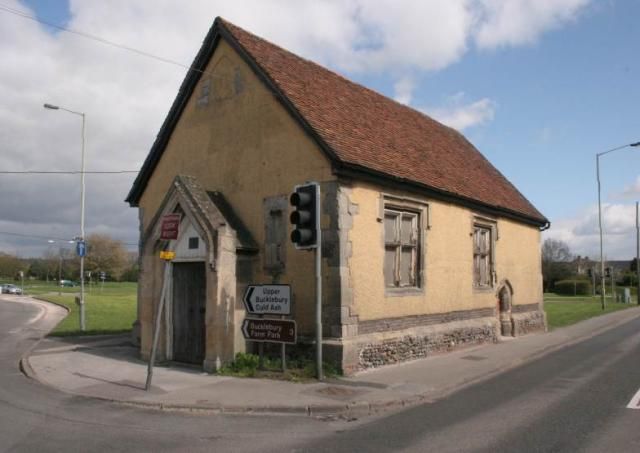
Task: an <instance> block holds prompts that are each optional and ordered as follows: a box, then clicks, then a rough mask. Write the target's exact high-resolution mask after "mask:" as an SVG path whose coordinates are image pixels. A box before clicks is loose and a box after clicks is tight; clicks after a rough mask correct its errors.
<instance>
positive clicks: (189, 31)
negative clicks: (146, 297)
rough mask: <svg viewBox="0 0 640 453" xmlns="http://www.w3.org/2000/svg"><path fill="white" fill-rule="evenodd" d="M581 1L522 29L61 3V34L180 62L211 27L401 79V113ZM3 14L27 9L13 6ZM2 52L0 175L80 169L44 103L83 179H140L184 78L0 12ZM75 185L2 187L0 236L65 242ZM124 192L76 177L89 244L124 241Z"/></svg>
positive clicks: (321, 11)
mask: <svg viewBox="0 0 640 453" xmlns="http://www.w3.org/2000/svg"><path fill="white" fill-rule="evenodd" d="M531 3H537V1H536V2H531ZM551 3H553V5H552V4H551ZM583 3H584V2H578V3H576V0H573V1H568V0H556V1H555V2H549V1H546V2H545V4H546V5H547V6H546V7H545V8H538V7H528V8H527V9H526V14H527V19H528V20H526V21H523V20H521V19H520V17H521V16H522V12H521V11H519V10H518V9H517V8H516V9H515V10H514V8H506V7H503V8H498V7H497V6H495V5H493V6H492V4H490V3H488V2H485V1H480V0H450V1H446V2H442V1H409V0H402V1H391V0H379V1H365V0H344V1H343V0H328V1H322V2H319V1H316V0H301V1H297V2H290V1H287V0H272V1H269V2H267V1H263V0H247V1H235V2H228V1H221V0H216V1H212V0H199V1H189V2H175V1H173V0H157V1H154V2H131V1H130V0H112V1H109V2H104V1H101V0H82V1H80V0H71V3H70V9H71V18H70V20H69V22H68V24H67V26H68V27H69V28H72V29H76V30H80V31H87V32H90V33H92V34H94V35H97V36H100V37H103V38H105V39H108V40H111V41H115V42H118V43H122V44H125V45H128V46H131V47H134V48H137V49H140V50H143V51H146V52H150V53H154V54H157V55H160V56H163V57H165V58H168V59H171V60H176V61H180V62H184V63H187V64H188V63H190V62H191V61H192V59H193V57H194V55H195V54H196V52H197V51H198V47H199V46H200V44H201V42H202V39H203V38H204V36H205V34H206V32H207V30H208V29H209V27H210V25H211V23H212V21H213V19H214V17H215V16H218V15H221V16H223V17H225V18H226V19H228V20H230V21H232V22H235V23H237V24H238V25H240V26H242V27H243V28H246V29H248V30H251V31H253V32H254V33H256V34H258V35H262V36H264V37H265V38H267V39H270V40H272V41H274V42H276V43H277V44H280V45H282V46H284V47H286V48H289V49H291V50H292V51H294V52H297V53H299V54H301V55H302V56H304V57H307V58H310V59H313V60H316V61H319V62H320V63H322V64H327V65H330V66H332V67H334V68H336V69H338V70H341V71H366V72H372V71H378V72H385V73H388V74H391V75H392V76H394V77H396V78H398V79H399V82H398V84H397V86H396V95H397V97H398V98H399V99H400V100H401V101H403V102H410V101H412V93H413V90H412V88H413V87H412V85H411V82H410V80H411V79H409V78H403V75H404V74H407V73H410V74H419V73H420V72H424V71H435V70H439V69H442V68H444V67H446V66H448V65H451V64H453V63H455V62H456V61H458V60H459V59H460V58H462V57H463V56H464V54H465V53H466V52H467V51H468V48H469V44H470V42H471V41H472V40H473V39H475V40H478V42H483V43H492V45H494V46H499V45H506V44H508V45H516V44H517V43H519V42H522V40H518V39H515V38H514V37H513V36H514V35H513V33H511V32H510V33H506V32H505V31H504V29H505V25H504V24H505V23H508V22H509V20H510V18H511V17H514V18H515V19H516V20H517V23H518V24H519V27H521V28H522V30H521V32H522V33H523V36H538V35H539V34H540V33H542V32H544V31H545V30H547V29H549V28H552V27H555V26H557V25H558V24H560V23H562V22H563V21H566V20H570V19H571V18H572V17H573V16H572V15H571V14H568V13H567V12H566V11H572V12H575V11H577V10H578V9H579V5H581V4H583ZM3 4H4V5H7V6H9V7H11V8H15V9H21V10H23V11H29V10H28V8H26V7H25V6H24V5H22V4H21V3H19V2H18V1H16V0H5V1H4V2H3ZM518 4H520V2H518ZM556 4H557V6H554V5H556ZM562 5H565V6H562ZM549 11H552V12H551V13H550V12H549ZM553 11H556V12H553ZM491 30H494V32H493V33H490V31H491ZM489 37H491V38H489ZM487 45H488V44H487ZM0 54H1V55H2V66H1V68H0V99H1V101H0V155H2V169H3V170H26V169H37V170H41V169H47V170H77V169H78V168H79V166H80V162H79V160H80V159H79V154H80V137H79V133H80V122H79V118H78V117H76V116H74V115H70V114H67V113H65V112H62V111H48V110H44V109H43V108H42V104H43V103H44V102H49V103H53V104H60V105H62V106H65V107H67V108H70V109H74V110H80V111H83V112H85V113H86V115H87V169H88V170H92V169H93V170H121V169H124V170H129V169H138V168H140V166H141V164H142V162H143V160H144V158H145V157H146V155H147V153H148V150H149V148H150V146H151V144H152V143H153V140H154V138H155V136H156V134H157V132H158V130H159V128H160V125H161V124H162V121H163V119H164V117H165V115H166V114H167V112H168V110H169V107H170V104H171V102H172V101H173V98H174V97H175V95H176V93H177V90H178V87H179V84H180V82H181V80H182V79H183V77H184V74H185V69H184V68H180V67H176V66H172V65H167V64H165V63H161V62H158V61H156V60H152V59H148V58H144V57H141V56H140V55H136V54H134V53H130V52H127V51H124V50H121V49H117V48H114V47H110V46H106V45H103V44H99V43H96V42H94V41H90V40H86V39H83V38H81V37H79V36H77V35H73V34H69V33H64V32H56V33H51V32H49V31H48V30H47V29H46V27H44V26H41V25H40V24H38V23H36V22H33V21H30V20H25V19H23V18H19V17H17V16H15V15H12V14H9V13H7V12H6V11H0ZM494 108H495V106H494V103H493V102H492V101H491V100H489V99H480V100H478V101H475V102H471V103H468V104H462V103H461V104H459V105H447V106H445V107H444V108H442V109H436V115H438V114H439V115H440V118H441V119H442V120H444V121H446V122H448V123H449V124H451V125H453V126H454V127H458V128H465V127H470V126H471V125H473V124H481V123H482V122H484V121H488V120H490V119H491V117H492V116H493V111H494ZM78 179H79V178H78V177H77V176H76V177H73V176H51V175H50V176H8V175H6V176H2V177H1V178H0V192H1V193H2V197H0V212H1V213H2V221H3V222H4V223H3V224H2V225H0V231H18V232H22V233H27V234H35V235H40V234H43V235H45V236H46V235H47V234H51V235H52V236H53V235H54V233H55V235H56V236H58V237H73V236H75V235H77V234H78V229H79V227H78V223H79V222H78V219H79V193H78V192H79V189H78V186H79V184H78ZM132 181H133V176H131V175H122V176H106V175H104V176H99V175H88V176H87V231H88V232H89V233H91V232H94V231H111V232H112V234H113V235H114V236H115V237H118V238H121V239H124V240H125V241H127V242H132V243H134V242H136V240H137V234H138V231H137V215H136V212H135V210H133V209H129V208H127V206H126V205H125V204H124V202H123V200H124V198H125V196H126V194H127V192H128V190H129V188H130V187H131V183H132ZM0 241H2V242H1V243H0V249H2V247H5V246H10V244H15V243H16V242H12V241H11V240H9V239H8V237H0ZM20 244H21V245H20V251H21V254H22V255H23V256H24V255H29V254H35V253H40V252H41V251H42V250H43V247H45V248H46V245H44V246H43V245H42V244H40V242H39V241H37V240H34V241H33V242H32V243H31V244H26V243H23V242H21V243H20Z"/></svg>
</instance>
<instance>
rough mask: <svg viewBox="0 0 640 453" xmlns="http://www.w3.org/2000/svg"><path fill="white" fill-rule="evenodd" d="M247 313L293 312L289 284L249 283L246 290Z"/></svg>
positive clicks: (244, 298)
mask: <svg viewBox="0 0 640 453" xmlns="http://www.w3.org/2000/svg"><path fill="white" fill-rule="evenodd" d="M242 300H243V301H244V306H245V308H246V309H247V313H251V314H256V315H288V314H290V313H291V287H290V286H289V285H249V286H248V287H247V290H246V291H245V292H244V297H243V298H242Z"/></svg>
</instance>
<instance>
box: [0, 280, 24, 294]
mask: <svg viewBox="0 0 640 453" xmlns="http://www.w3.org/2000/svg"><path fill="white" fill-rule="evenodd" d="M2 294H22V288H20V287H18V286H16V285H12V284H11V283H7V284H4V285H2Z"/></svg>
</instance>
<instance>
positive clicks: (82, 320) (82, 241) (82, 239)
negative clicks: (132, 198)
mask: <svg viewBox="0 0 640 453" xmlns="http://www.w3.org/2000/svg"><path fill="white" fill-rule="evenodd" d="M43 107H44V108H45V109H49V110H64V111H65V112H68V113H72V114H73V115H78V116H80V117H81V118H82V148H81V154H80V166H81V169H80V236H79V237H77V238H76V240H77V241H78V245H81V249H82V253H79V255H80V303H79V305H80V330H81V331H83V332H84V330H85V315H84V308H85V306H84V253H85V235H84V204H85V185H84V173H85V169H84V148H85V123H86V116H85V114H84V112H76V111H75V110H69V109H66V108H64V107H60V106H58V105H53V104H44V106H43ZM77 250H80V248H78V249H77Z"/></svg>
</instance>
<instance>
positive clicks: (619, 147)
mask: <svg viewBox="0 0 640 453" xmlns="http://www.w3.org/2000/svg"><path fill="white" fill-rule="evenodd" d="M628 146H640V142H635V143H627V144H626V145H622V146H618V147H616V148H612V149H610V150H607V151H603V152H601V153H597V154H596V179H597V180H598V228H599V230H600V303H601V305H602V309H603V310H604V309H605V301H604V291H605V281H604V252H603V249H602V203H601V201H600V200H601V195H600V156H604V155H605V154H609V153H612V152H614V151H618V150H619V149H624V148H626V147H628Z"/></svg>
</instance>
